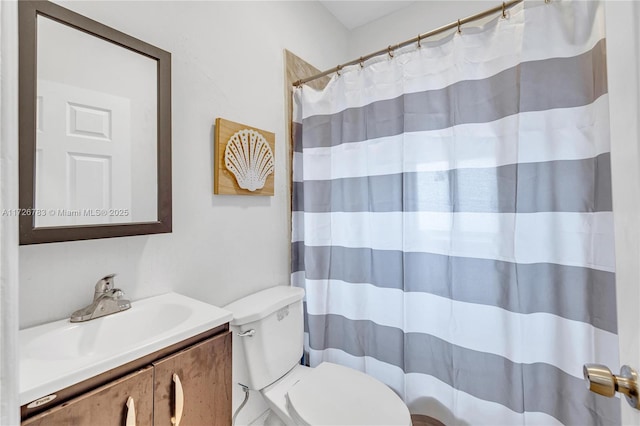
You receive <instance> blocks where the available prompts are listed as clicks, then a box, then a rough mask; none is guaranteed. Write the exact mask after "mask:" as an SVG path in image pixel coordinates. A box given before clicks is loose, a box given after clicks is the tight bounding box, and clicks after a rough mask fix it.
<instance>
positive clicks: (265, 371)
mask: <svg viewBox="0 0 640 426" xmlns="http://www.w3.org/2000/svg"><path fill="white" fill-rule="evenodd" d="M303 297H304V290H303V289H301V288H297V287H288V286H278V287H272V288H269V289H266V290H263V291H260V292H258V293H254V294H251V295H249V296H246V297H244V298H242V299H239V300H237V301H235V302H233V303H231V304H229V305H227V306H225V309H227V310H229V311H231V312H232V313H233V314H234V318H233V320H232V321H231V329H232V330H233V331H234V332H235V334H236V336H237V337H236V338H235V340H234V344H237V345H239V346H240V349H241V351H242V352H243V353H244V358H245V361H246V367H247V372H248V375H247V376H248V377H247V380H246V382H247V383H243V385H245V386H247V387H248V388H249V389H252V390H257V391H260V393H261V394H262V396H263V397H264V399H265V400H266V401H267V404H268V405H269V408H270V409H271V411H272V412H273V413H274V414H275V415H276V416H277V417H278V418H279V419H280V421H282V423H284V424H286V425H291V426H299V425H310V426H317V425H370V426H374V425H388V426H391V425H399V426H400V425H401V426H410V425H411V417H410V415H409V410H408V408H407V406H406V405H405V404H404V402H403V401H402V400H401V399H400V397H398V395H396V394H395V392H393V391H392V390H391V389H390V388H389V387H388V386H387V385H385V384H384V383H382V382H380V381H379V380H377V379H375V378H373V377H371V376H369V375H367V374H364V373H362V372H360V371H357V370H354V369H352V368H349V367H344V366H342V365H338V364H333V363H329V362H323V363H321V364H320V365H318V366H317V367H315V368H310V367H306V366H303V365H300V362H299V361H300V358H301V357H302V346H303V338H304V331H303V317H302V299H303Z"/></svg>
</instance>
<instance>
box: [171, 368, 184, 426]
mask: <svg viewBox="0 0 640 426" xmlns="http://www.w3.org/2000/svg"><path fill="white" fill-rule="evenodd" d="M173 387H174V391H175V395H176V399H175V407H174V413H175V417H171V424H172V425H175V426H179V425H180V420H182V409H183V408H184V393H183V392H182V383H180V377H178V375H177V374H176V373H173Z"/></svg>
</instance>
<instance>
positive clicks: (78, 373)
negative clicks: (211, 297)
mask: <svg viewBox="0 0 640 426" xmlns="http://www.w3.org/2000/svg"><path fill="white" fill-rule="evenodd" d="M231 318H232V314H231V312H229V311H226V310H224V309H221V308H218V307H216V306H213V305H209V304H207V303H203V302H200V301H198V300H195V299H191V298H189V297H186V296H182V295H180V294H176V293H167V294H163V295H161V296H155V297H151V298H149V299H143V300H140V301H137V302H136V301H134V302H132V303H131V309H128V310H126V311H122V312H119V313H116V314H113V315H108V316H105V317H102V318H98V319H94V320H91V321H87V322H81V323H71V322H69V320H68V319H66V320H61V321H56V322H52V323H48V324H44V325H40V326H37V327H32V328H27V329H24V330H21V331H20V405H23V404H26V403H29V402H31V401H33V400H35V399H38V398H41V397H43V396H46V395H49V394H51V393H54V392H56V391H58V390H61V389H63V388H65V387H67V386H71V385H73V384H75V383H78V382H81V381H82V380H85V379H88V378H91V377H93V376H95V375H97V374H100V373H103V372H105V371H108V370H110V369H112V368H115V367H118V366H120V365H122V364H125V363H127V362H129V361H133V360H135V359H138V358H140V357H143V356H145V355H148V354H150V353H152V352H155V351H157V350H159V349H162V348H165V347H167V346H170V345H172V344H174V343H178V342H180V341H182V340H185V339H188V338H189V337H192V336H195V335H197V334H199V333H202V332H205V331H207V330H210V329H212V328H214V327H217V326H219V325H222V324H224V323H227V322H229V321H230V320H231Z"/></svg>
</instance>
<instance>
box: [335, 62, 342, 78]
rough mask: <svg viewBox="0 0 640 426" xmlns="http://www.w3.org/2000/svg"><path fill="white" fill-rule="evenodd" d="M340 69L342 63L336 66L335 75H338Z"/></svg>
mask: <svg viewBox="0 0 640 426" xmlns="http://www.w3.org/2000/svg"><path fill="white" fill-rule="evenodd" d="M341 69H342V65H338V66H337V67H336V75H337V76H338V77H340V70H341Z"/></svg>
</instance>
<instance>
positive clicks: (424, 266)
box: [292, 0, 620, 425]
mask: <svg viewBox="0 0 640 426" xmlns="http://www.w3.org/2000/svg"><path fill="white" fill-rule="evenodd" d="M603 9H604V5H603V4H601V3H599V2H593V1H589V2H582V1H576V2H569V1H555V0H554V1H552V2H551V3H549V4H543V3H535V4H532V5H529V4H527V5H526V6H525V5H523V4H520V5H518V6H515V7H514V8H513V9H511V10H510V11H509V12H508V14H507V17H506V18H502V17H501V16H499V17H498V18H496V19H494V20H493V21H491V22H489V23H487V24H486V25H484V26H483V27H480V28H471V27H465V26H463V27H462V29H461V33H458V32H455V33H454V34H452V35H450V36H448V37H446V38H445V39H442V40H439V41H437V42H431V43H426V42H424V41H422V43H421V46H420V47H418V46H414V47H410V48H406V49H404V50H403V51H398V52H395V55H393V57H391V56H388V57H380V58H378V59H376V60H373V61H370V62H371V63H367V64H365V65H364V67H360V66H354V67H350V68H346V69H345V70H344V71H343V73H342V75H339V76H334V77H333V78H332V80H331V81H330V82H329V84H328V86H327V87H326V88H325V89H324V90H323V91H315V90H313V89H311V88H310V87H303V88H301V89H297V90H296V91H295V93H294V98H295V99H294V104H295V108H294V145H295V147H294V165H293V168H294V172H293V173H294V178H293V179H294V182H293V205H292V210H293V212H292V221H293V224H292V226H293V233H292V235H293V237H292V284H293V285H295V286H300V287H303V288H304V289H305V290H306V300H305V320H306V324H305V337H306V351H307V353H308V360H309V363H310V365H311V366H315V365H318V364H319V363H320V362H323V361H330V362H336V363H340V364H343V365H347V366H350V367H353V368H356V369H359V370H362V371H365V372H366V373H368V374H371V375H372V376H374V377H376V378H378V379H379V380H381V381H383V382H384V383H386V384H388V385H389V386H390V387H391V388H392V389H393V390H394V391H396V392H397V393H398V394H399V395H400V396H401V397H402V398H403V399H404V400H405V402H406V403H407V405H408V407H409V409H410V411H411V412H412V413H415V414H424V415H428V416H431V417H434V418H437V419H439V420H441V421H443V422H444V423H446V424H448V425H453V424H473V425H477V424H486V425H525V424H526V425H531V424H544V425H552V424H572V425H587V424H619V423H620V414H619V409H620V400H619V398H604V397H601V396H598V395H595V394H592V393H590V392H589V391H588V390H587V389H586V386H585V383H584V381H583V376H582V366H583V364H584V363H587V362H598V363H603V364H606V365H609V366H610V367H612V370H614V371H615V370H616V369H617V368H618V366H619V360H618V338H617V324H616V304H615V281H614V277H615V275H614V240H613V216H612V207H611V205H612V202H611V173H610V171H611V167H610V154H609V151H610V150H609V122H608V96H607V78H606V77H607V75H606V49H605V38H604V16H603V13H604V11H603ZM363 403H364V404H366V401H363Z"/></svg>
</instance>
